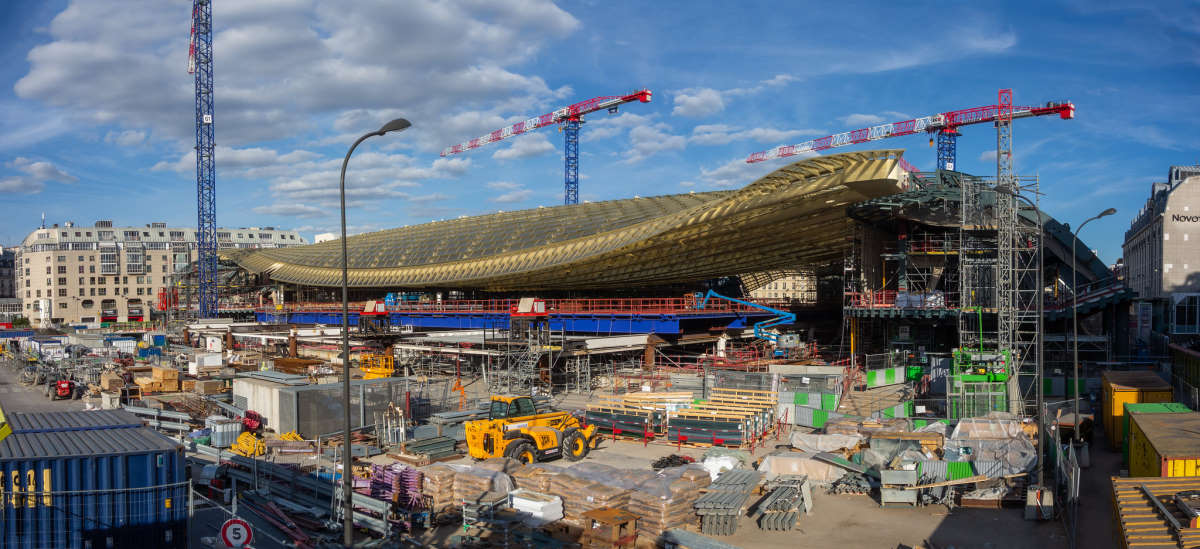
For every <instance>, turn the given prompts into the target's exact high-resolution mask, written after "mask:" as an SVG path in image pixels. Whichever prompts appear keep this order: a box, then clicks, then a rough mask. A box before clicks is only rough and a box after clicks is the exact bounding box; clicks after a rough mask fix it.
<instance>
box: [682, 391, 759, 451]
mask: <svg viewBox="0 0 1200 549" xmlns="http://www.w3.org/2000/svg"><path fill="white" fill-rule="evenodd" d="M778 404H779V394H778V393H777V392H775V391H760V390H751V389H722V388H716V389H713V390H712V391H711V392H710V394H709V399H708V400H707V401H704V402H702V403H699V404H693V405H692V406H691V407H689V408H684V409H682V410H678V411H676V412H673V413H672V414H671V417H670V419H669V421H668V426H667V439H668V440H670V441H673V442H676V443H678V444H684V443H688V444H699V445H711V446H734V447H741V446H752V445H754V444H755V443H756V442H757V441H759V440H761V439H763V438H765V437H766V436H767V435H768V434H770V433H773V432H775V429H776V428H777V425H776V422H775V410H776V406H777V405H778Z"/></svg>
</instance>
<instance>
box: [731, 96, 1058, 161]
mask: <svg viewBox="0 0 1200 549" xmlns="http://www.w3.org/2000/svg"><path fill="white" fill-rule="evenodd" d="M1011 94H1012V92H1011V91H1010V92H1009V97H1010V99H1009V101H1010V102H1011ZM1001 114H1004V115H1006V116H1007V119H1008V120H1015V119H1018V118H1028V117H1031V116H1046V115H1050V114H1057V115H1058V116H1059V118H1061V119H1063V120H1070V119H1072V118H1075V105H1074V104H1073V103H1071V102H1070V101H1064V102H1050V103H1046V104H1045V105H1043V106H1041V107H1022V106H1013V105H1011V104H1008V105H984V106H982V107H974V108H970V109H962V110H957V111H947V112H944V113H940V114H934V115H930V116H923V117H921V118H914V119H912V120H904V121H902V122H894V123H891V124H880V125H878V126H872V127H870V128H862V129H860V130H854V131H849V132H844V133H838V134H834V135H827V136H825V137H819V138H817V139H813V140H811V141H805V142H804V143H799V144H796V145H781V146H779V147H775V148H773V149H770V150H766V151H762V152H756V153H754V154H752V155H750V156H749V157H747V158H746V162H747V163H751V164H752V163H755V162H763V161H765V160H773V159H776V158H784V157H788V156H795V155H797V154H801V153H805V152H808V151H823V150H826V149H832V148H834V147H845V146H847V145H854V144H857V143H866V142H867V141H876V140H879V139H886V138H889V137H900V136H903V135H913V134H915V133H920V132H925V133H930V134H933V133H936V134H937V140H938V151H937V152H938V156H937V167H938V169H942V170H953V169H954V161H955V156H956V154H957V143H956V142H957V139H956V138H957V137H958V136H959V135H960V134H959V133H958V128H960V127H962V126H969V125H972V124H982V123H984V122H996V121H1000V118H1001ZM932 139H933V138H932V136H931V137H930V140H931V141H932Z"/></svg>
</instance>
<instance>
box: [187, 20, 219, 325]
mask: <svg viewBox="0 0 1200 549" xmlns="http://www.w3.org/2000/svg"><path fill="white" fill-rule="evenodd" d="M212 71H213V69H212V4H211V3H210V2H209V0H195V1H194V2H193V4H192V36H191V41H190V44H189V47H188V72H189V73H191V74H193V75H195V80H196V250H197V261H196V266H197V273H196V274H197V277H196V282H197V292H196V297H197V301H198V304H199V307H200V310H199V317H200V318H211V317H215V316H217V307H218V299H217V175H216V163H215V158H214V152H215V148H216V147H215V142H214V138H213V72H212Z"/></svg>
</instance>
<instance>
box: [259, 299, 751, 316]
mask: <svg viewBox="0 0 1200 549" xmlns="http://www.w3.org/2000/svg"><path fill="white" fill-rule="evenodd" d="M545 302H546V312H548V313H550V314H619V313H630V314H689V313H690V314H699V313H713V312H716V313H727V312H738V313H756V312H757V313H761V312H763V311H762V310H761V309H758V308H756V307H751V306H749V305H743V304H741V303H733V302H729V301H724V300H710V301H709V302H708V303H707V304H705V306H704V308H703V309H700V308H699V304H700V302H699V301H698V300H697V299H696V298H695V297H691V296H688V297H678V298H655V297H649V298H628V299H547V300H545ZM517 303H519V300H516V299H463V300H448V301H441V302H433V301H429V302H401V303H397V304H395V305H392V306H390V307H388V308H387V309H388V311H389V312H394V313H497V314H507V313H509V312H510V311H512V308H513V307H515V306H516V305H517ZM365 304H366V302H352V303H350V310H351V311H355V312H359V311H362V310H363V308H364V306H365ZM341 310H342V305H341V304H340V303H329V302H323V303H289V304H287V305H283V306H281V307H270V306H268V307H261V308H259V309H258V312H263V313H270V312H339V311H341Z"/></svg>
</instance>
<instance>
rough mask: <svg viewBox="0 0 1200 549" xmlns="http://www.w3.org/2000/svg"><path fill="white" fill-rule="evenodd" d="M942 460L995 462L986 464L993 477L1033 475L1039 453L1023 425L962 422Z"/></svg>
mask: <svg viewBox="0 0 1200 549" xmlns="http://www.w3.org/2000/svg"><path fill="white" fill-rule="evenodd" d="M943 456H944V458H945V459H946V461H972V462H975V461H978V462H994V463H988V464H987V473H989V474H991V475H994V476H999V475H1012V474H1016V473H1024V472H1028V471H1032V470H1033V468H1034V466H1035V465H1036V463H1037V450H1036V449H1035V448H1034V446H1033V442H1032V441H1030V440H1029V437H1028V436H1026V435H1025V431H1024V430H1023V429H1022V426H1021V422H1019V421H1016V420H1009V419H984V418H968V419H963V420H962V421H959V423H958V425H957V426H956V427H955V428H954V432H953V434H951V436H950V438H948V439H946V443H945V446H944V447H943Z"/></svg>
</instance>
